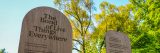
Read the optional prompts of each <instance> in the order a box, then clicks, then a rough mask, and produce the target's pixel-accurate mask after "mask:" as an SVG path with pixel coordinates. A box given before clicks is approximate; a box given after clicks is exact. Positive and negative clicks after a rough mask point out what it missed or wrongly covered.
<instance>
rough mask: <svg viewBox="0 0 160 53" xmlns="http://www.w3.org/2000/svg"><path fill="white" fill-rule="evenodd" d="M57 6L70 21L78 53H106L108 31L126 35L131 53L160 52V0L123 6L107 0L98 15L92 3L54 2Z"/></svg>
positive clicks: (141, 0) (139, 0) (132, 1)
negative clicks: (106, 34)
mask: <svg viewBox="0 0 160 53" xmlns="http://www.w3.org/2000/svg"><path fill="white" fill-rule="evenodd" d="M54 4H56V5H58V6H59V7H60V8H61V9H62V11H63V12H64V14H65V15H66V16H67V17H68V18H69V19H70V22H71V25H72V28H73V42H74V43H73V50H77V51H78V52H79V53H106V47H105V41H104V40H105V38H104V37H105V33H106V32H107V31H108V30H114V31H118V32H123V33H125V34H127V35H128V36H129V38H130V41H131V47H132V53H160V35H159V34H160V0H130V3H129V4H126V5H124V6H115V5H114V4H110V3H108V2H106V1H104V2H102V3H101V4H100V5H99V8H100V10H101V12H100V13H97V14H94V13H93V10H94V9H95V8H94V5H93V4H94V3H93V1H92V0H54ZM93 19H95V21H94V22H96V26H95V25H94V24H93V22H92V20H93ZM77 46H80V48H79V47H77Z"/></svg>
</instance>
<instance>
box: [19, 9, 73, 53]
mask: <svg viewBox="0 0 160 53" xmlns="http://www.w3.org/2000/svg"><path fill="white" fill-rule="evenodd" d="M18 53H72V28H71V24H70V23H69V20H68V19H67V18H66V16H65V15H64V14H62V13H61V12H60V11H58V10H56V9H54V8H50V7H37V8H34V9H32V10H31V11H29V12H28V13H27V14H26V16H25V17H24V20H23V23H22V29H21V36H20V43H19V50H18Z"/></svg>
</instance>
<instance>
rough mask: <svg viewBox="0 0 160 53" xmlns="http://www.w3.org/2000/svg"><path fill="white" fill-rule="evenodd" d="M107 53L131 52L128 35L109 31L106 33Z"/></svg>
mask: <svg viewBox="0 0 160 53" xmlns="http://www.w3.org/2000/svg"><path fill="white" fill-rule="evenodd" d="M106 48H107V53H131V44H130V40H129V38H128V37H127V35H125V34H123V33H120V32H115V31H108V32H107V33H106Z"/></svg>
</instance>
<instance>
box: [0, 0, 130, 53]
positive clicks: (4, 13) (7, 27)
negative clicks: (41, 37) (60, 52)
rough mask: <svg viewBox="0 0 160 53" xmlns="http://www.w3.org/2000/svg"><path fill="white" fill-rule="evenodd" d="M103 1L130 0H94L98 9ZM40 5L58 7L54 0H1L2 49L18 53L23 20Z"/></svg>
mask: <svg viewBox="0 0 160 53" xmlns="http://www.w3.org/2000/svg"><path fill="white" fill-rule="evenodd" d="M102 1H108V2H109V3H112V4H115V5H116V6H120V5H125V4H127V3H129V1H128V0H94V2H95V6H96V7H97V11H96V12H99V9H98V7H99V4H100V3H101V2H102ZM39 6H49V7H53V8H56V6H54V4H53V0H0V14H1V15H0V49H2V48H6V49H7V51H8V52H9V53H18V45H19V39H20V38H19V37H20V32H21V25H22V20H23V17H24V16H25V14H26V13H27V12H28V11H29V10H31V9H33V8H35V7H39Z"/></svg>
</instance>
